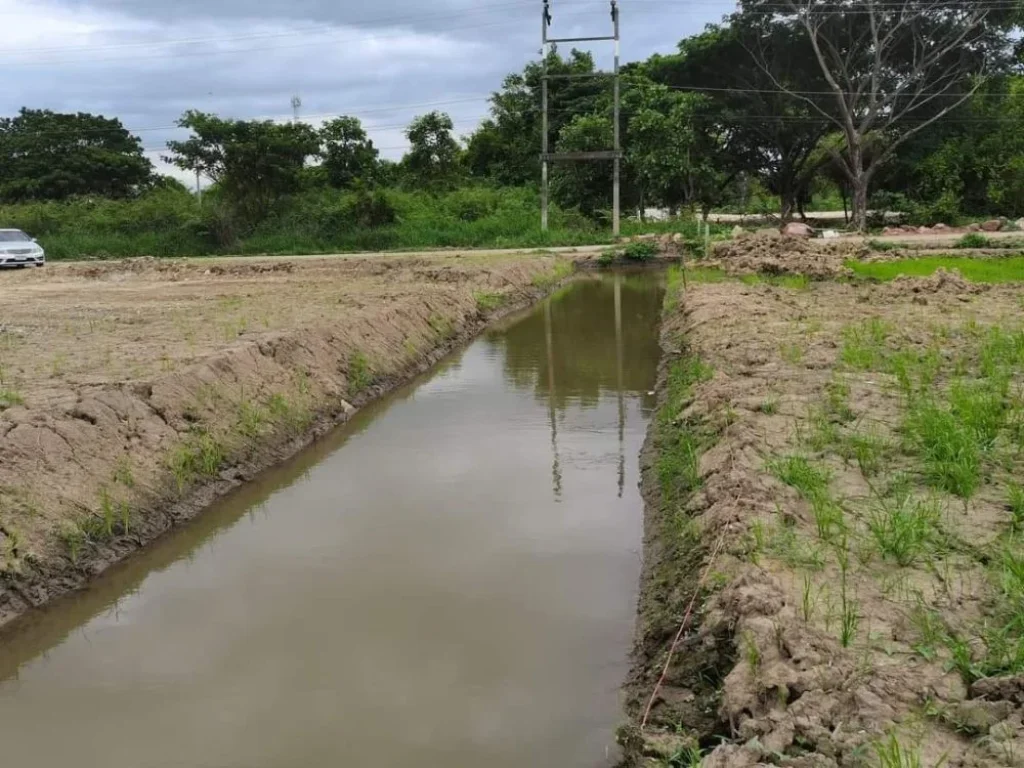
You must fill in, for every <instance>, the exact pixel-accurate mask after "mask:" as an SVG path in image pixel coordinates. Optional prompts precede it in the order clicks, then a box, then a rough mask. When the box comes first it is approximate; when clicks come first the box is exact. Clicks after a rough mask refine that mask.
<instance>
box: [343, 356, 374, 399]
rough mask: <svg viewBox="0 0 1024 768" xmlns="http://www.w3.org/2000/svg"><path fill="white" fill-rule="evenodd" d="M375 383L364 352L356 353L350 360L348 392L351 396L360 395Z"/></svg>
mask: <svg viewBox="0 0 1024 768" xmlns="http://www.w3.org/2000/svg"><path fill="white" fill-rule="evenodd" d="M372 383H373V371H372V370H371V369H370V361H369V360H368V359H367V358H366V355H364V354H363V353H362V352H359V351H356V352H353V353H352V355H351V356H350V357H349V359H348V391H349V394H350V395H359V394H361V393H363V392H365V391H366V389H367V388H368V387H369V386H370V384H372Z"/></svg>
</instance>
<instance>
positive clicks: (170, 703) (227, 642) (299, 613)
mask: <svg viewBox="0 0 1024 768" xmlns="http://www.w3.org/2000/svg"><path fill="white" fill-rule="evenodd" d="M661 296H662V288H661V286H660V278H659V276H658V275H654V274H645V275H639V276H625V277H621V278H618V279H616V278H615V277H612V276H608V277H597V278H588V279H582V280H580V281H578V282H576V283H573V284H572V285H570V286H568V287H567V288H565V289H563V290H561V291H559V292H557V293H556V294H555V295H554V296H552V297H551V299H550V300H548V301H545V302H542V303H541V304H540V305H538V306H537V307H535V308H534V309H533V310H531V311H528V312H526V313H525V314H521V315H517V316H515V317H510V318H508V319H507V320H505V321H503V322H501V323H499V324H498V325H497V326H495V327H493V328H492V329H490V330H488V331H487V332H486V333H485V334H484V336H483V337H481V338H480V339H479V340H478V341H476V342H474V343H473V344H472V345H470V346H469V347H468V348H467V349H466V350H465V351H464V352H462V353H459V354H456V355H454V356H453V357H451V358H448V359H447V360H446V361H444V362H443V363H442V364H441V365H440V366H438V367H437V368H436V369H434V370H432V371H431V372H430V373H428V374H427V375H426V376H425V377H423V378H421V379H418V380H417V381H414V382H413V383H411V384H410V385H409V386H405V387H401V388H399V389H398V390H396V391H395V393H393V394H392V395H390V396H387V397H384V398H382V399H381V400H379V401H378V402H376V403H374V404H372V405H369V406H368V407H366V408H364V409H363V410H362V411H361V412H359V413H357V414H356V415H355V416H354V417H353V418H352V420H351V421H350V422H349V423H348V424H347V425H345V426H344V427H342V428H341V429H339V430H336V431H335V432H332V433H331V434H330V435H328V436H327V437H325V438H324V439H323V440H321V441H319V442H318V443H317V444H315V445H314V446H313V447H312V448H311V449H309V451H307V452H305V453H303V454H300V455H299V457H297V458H296V459H295V460H294V461H292V462H286V463H285V464H283V465H282V466H281V467H280V468H278V469H276V470H273V471H272V472H270V473H268V474H266V475H263V476H261V477H259V478H257V479H256V481H255V482H253V483H249V484H247V485H245V486H243V487H241V488H239V489H238V490H237V491H236V492H235V493H234V494H232V495H231V496H229V497H228V498H226V499H225V500H224V501H223V502H222V503H220V504H218V505H215V506H214V507H213V508H212V509H211V510H210V511H209V512H208V513H207V514H204V515H203V516H201V517H199V518H198V519H197V520H195V521H193V522H192V523H190V524H188V525H186V526H183V527H182V529H181V530H180V531H178V532H176V533H174V534H172V535H169V536H167V537H164V539H163V540H162V541H160V542H158V543H157V544H156V545H155V546H154V547H152V548H151V549H150V550H149V551H148V552H146V553H143V554H141V555H140V556H138V557H136V558H133V559H132V560H130V561H129V562H128V563H126V564H125V565H123V566H118V567H115V568H113V569H111V570H110V571H109V572H108V573H107V574H105V575H103V576H101V577H100V578H99V579H98V580H97V581H96V583H95V584H94V586H93V587H92V588H91V589H90V590H88V591H87V592H85V593H83V594H81V595H79V596H76V598H75V599H74V600H71V601H67V602H66V603H65V604H61V605H56V606H54V608H53V609H52V610H48V611H42V612H39V613H38V614H36V615H35V616H34V617H33V618H32V620H31V621H26V622H22V623H21V624H20V625H19V627H18V629H19V631H18V632H17V633H16V634H13V635H10V636H8V637H7V638H6V642H5V643H4V645H3V648H2V650H0V676H2V677H3V678H4V679H5V680H6V682H4V683H3V684H0V724H2V725H0V730H2V733H0V735H2V736H3V740H4V743H5V749H6V750H7V752H6V754H8V755H10V756H12V758H16V759H19V760H20V761H21V762H22V763H25V764H28V763H37V764H40V763H41V764H49V763H56V762H60V761H63V760H69V759H72V757H74V759H75V761H76V762H77V763H78V764H80V765H104V766H118V765H124V766H129V765H130V766H133V768H134V767H135V766H164V765H211V766H212V765H247V766H262V765H266V766H290V765H295V766H305V765H311V764H323V763H336V762H342V763H348V764H374V765H406V764H409V763H410V762H416V763H420V764H428V765H446V766H447V765H467V766H468V765H480V764H487V765H498V766H501V765H508V766H521V765H524V764H532V765H543V764H554V765H579V766H588V767H591V766H594V765H600V764H613V763H614V761H615V760H616V752H615V746H614V743H613V732H614V726H615V725H616V724H617V723H618V721H619V720H620V714H619V713H620V711H621V710H620V706H621V698H620V694H619V688H620V685H621V682H622V680H623V679H624V678H625V676H626V672H627V669H628V662H627V654H628V649H629V644H630V639H631V637H632V635H633V625H634V606H635V601H636V590H637V583H638V577H639V571H640V549H641V546H642V524H641V520H642V500H641V498H640V496H639V493H638V491H637V486H638V482H639V471H638V462H637V459H636V457H637V456H638V454H639V451H640V448H641V445H642V442H643V440H644V437H645V434H646V431H647V423H648V419H649V416H650V413H651V409H652V407H653V400H652V398H651V396H650V395H649V394H648V393H649V392H650V390H651V389H652V387H653V383H654V378H655V367H656V365H657V358H658V355H659V349H658V344H657V327H658V323H659V314H660V306H661ZM169 724H173V727H169ZM54 729H57V730H59V732H61V733H62V734H63V736H62V739H61V740H60V741H59V742H54V741H53V740H47V739H46V738H45V737H44V733H47V732H53V731H54ZM69 750H73V752H74V756H72V753H71V751H69ZM83 756H85V758H84V762H83ZM90 761H91V762H90Z"/></svg>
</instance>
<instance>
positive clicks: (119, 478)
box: [113, 456, 135, 488]
mask: <svg viewBox="0 0 1024 768" xmlns="http://www.w3.org/2000/svg"><path fill="white" fill-rule="evenodd" d="M113 481H114V482H115V483H120V484H121V485H123V486H124V487H125V488H134V487H135V475H134V473H133V472H132V459H131V457H130V456H122V457H121V458H120V459H118V460H117V465H116V466H115V467H114V475H113Z"/></svg>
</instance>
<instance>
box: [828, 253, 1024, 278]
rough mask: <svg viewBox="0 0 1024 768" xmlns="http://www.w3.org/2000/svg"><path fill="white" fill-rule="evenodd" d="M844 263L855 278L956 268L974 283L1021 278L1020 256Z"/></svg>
mask: <svg viewBox="0 0 1024 768" xmlns="http://www.w3.org/2000/svg"><path fill="white" fill-rule="evenodd" d="M846 266H848V267H849V268H850V269H851V270H853V272H854V274H856V275H857V276H858V277H863V278H868V279H871V280H879V281H882V282H888V281H889V280H894V279H895V278H897V277H899V276H900V275H907V276H908V277H929V276H930V275H933V274H935V272H936V271H937V270H939V269H946V270H953V269H957V270H959V271H960V274H962V275H963V276H964V278H965V279H967V280H971V281H973V282H976V283H1015V282H1020V281H1024V256H1010V257H1007V258H999V259H970V258H964V257H961V256H934V257H928V258H922V259H906V260H904V261H889V262H876V263H865V262H860V261H849V262H847V264H846Z"/></svg>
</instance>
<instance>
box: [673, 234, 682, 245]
mask: <svg viewBox="0 0 1024 768" xmlns="http://www.w3.org/2000/svg"><path fill="white" fill-rule="evenodd" d="M682 244H683V234H682V232H676V233H675V234H674V235H672V245H682Z"/></svg>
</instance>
